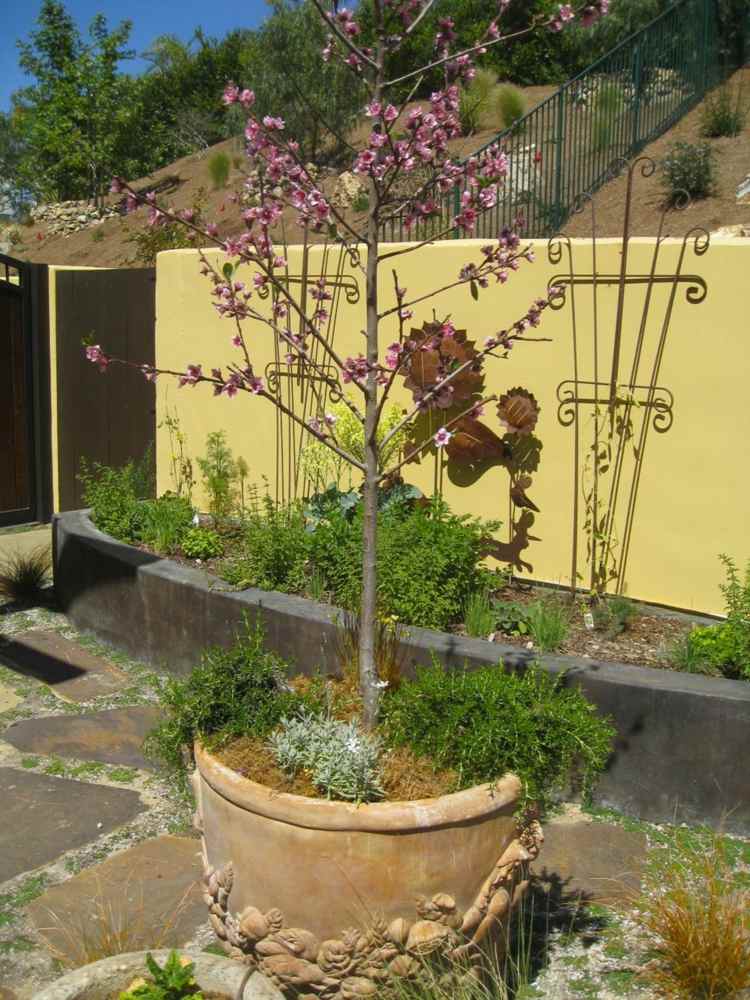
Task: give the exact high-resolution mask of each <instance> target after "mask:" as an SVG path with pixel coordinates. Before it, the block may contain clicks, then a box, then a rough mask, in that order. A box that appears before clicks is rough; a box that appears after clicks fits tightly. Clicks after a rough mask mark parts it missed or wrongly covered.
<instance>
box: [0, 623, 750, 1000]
mask: <svg viewBox="0 0 750 1000" xmlns="http://www.w3.org/2000/svg"><path fill="white" fill-rule="evenodd" d="M63 633H64V634H63ZM9 647H10V650H11V655H8V650H9ZM92 647H93V649H92ZM110 657H111V658H112V659H115V660H116V665H115V664H114V663H112V662H111V659H110ZM3 663H4V664H6V668H3V667H2V666H0V797H1V799H0V801H2V803H3V806H2V809H3V811H2V813H0V983H2V986H1V987H0V1000H33V997H34V995H35V994H36V993H37V992H38V990H39V989H41V988H42V986H44V985H47V984H48V983H50V982H52V981H53V980H54V979H56V978H57V977H58V976H59V975H60V966H59V965H58V964H56V962H55V961H53V957H52V956H53V953H57V954H60V953H63V954H67V955H68V956H69V958H71V959H72V958H74V957H75V956H74V952H75V950H76V944H80V943H81V940H82V938H83V932H84V930H85V931H86V932H87V937H88V940H89V941H90V942H91V941H93V942H94V944H95V943H96V940H97V934H98V932H99V930H100V928H102V927H104V926H105V925H106V924H107V922H108V921H109V922H110V923H114V924H115V925H116V926H119V927H120V928H127V933H126V934H125V935H124V936H125V938H126V940H127V948H128V950H131V949H132V948H157V947H160V946H164V945H166V946H167V947H168V946H170V945H172V944H174V945H179V946H181V947H185V946H190V947H197V948H202V947H206V946H207V945H209V944H214V945H215V941H214V939H213V936H212V933H211V931H210V928H209V925H208V923H207V919H206V911H205V908H204V904H203V901H202V898H201V893H200V890H199V886H198V884H197V883H198V879H199V877H200V861H199V850H200V842H199V841H198V840H197V839H196V838H195V836H193V835H192V831H191V830H190V825H189V824H190V815H191V808H192V807H191V805H190V803H189V802H188V801H187V800H186V798H185V797H184V796H183V795H182V794H181V793H180V791H179V789H178V788H177V785H176V783H175V782H173V781H169V780H166V779H165V778H164V777H163V776H162V775H160V774H159V773H158V772H155V771H153V770H151V767H152V765H151V763H150V762H149V761H148V760H147V759H145V758H144V756H143V753H142V750H141V742H142V739H143V736H144V735H145V733H146V732H147V731H148V730H149V729H150V728H151V727H152V726H153V724H154V721H155V720H156V718H157V715H158V713H157V709H156V708H155V706H154V705H153V704H149V703H148V701H149V699H151V698H153V695H152V694H151V693H150V692H151V689H150V687H149V685H148V683H147V680H148V676H147V675H148V673H149V672H150V671H149V669H148V668H146V667H145V666H144V665H143V664H138V663H134V662H132V661H130V660H128V659H127V658H126V657H124V656H122V654H116V653H114V652H111V651H108V650H107V649H106V648H105V647H103V646H100V645H97V644H96V643H93V642H92V641H91V640H90V639H84V638H82V637H80V636H78V635H77V634H76V632H75V630H74V629H72V628H71V626H70V624H69V623H68V622H67V620H66V619H65V618H64V616H62V615H60V614H59V613H56V612H54V611H52V610H50V609H47V608H33V609H26V610H24V611H18V612H12V613H9V612H8V609H7V608H3V607H0V664H3ZM8 668H9V669H8ZM50 692H54V694H51V693H50ZM115 705H116V706H117V707H116V708H115V707H113V706H115ZM19 718H20V719H21V721H16V720H18V719H19ZM74 779H75V780H74ZM656 829H657V828H651V827H649V826H648V825H647V824H637V823H636V824H633V823H627V824H624V823H622V822H620V821H618V820H617V819H616V818H614V819H613V820H612V822H609V821H602V819H601V818H600V817H598V818H592V817H591V816H590V815H587V814H585V813H583V812H581V810H580V809H578V808H575V807H573V808H570V807H568V808H566V810H565V811H564V813H563V814H562V815H561V816H559V817H556V818H553V819H551V820H548V821H546V823H545V844H544V846H543V849H542V853H541V855H540V857H539V859H538V862H537V863H536V865H535V876H536V878H535V879H534V880H533V882H532V895H533V896H534V898H535V900H536V901H537V902H539V903H540V905H541V906H542V910H540V911H539V912H540V914H541V915H542V917H543V919H542V923H544V924H545V930H544V933H543V935H542V936H543V938H544V941H543V942H542V943H541V944H540V945H539V953H540V956H542V957H541V958H540V959H539V962H538V964H537V965H535V966H534V968H533V969H532V973H533V980H534V982H533V985H532V986H531V987H530V989H531V992H528V993H524V996H528V997H532V996H533V997H543V998H544V1000H578V998H580V997H582V996H583V997H585V998H588V1000H628V998H634V1000H635V998H637V1000H652V997H653V994H652V993H651V992H649V990H648V989H647V988H646V987H645V986H644V985H643V984H642V983H641V982H640V981H639V980H638V978H637V972H638V969H639V963H640V964H641V965H642V964H643V962H644V961H645V958H644V957H643V955H644V954H645V952H643V951H642V949H641V950H640V951H639V947H640V945H639V941H638V928H637V926H636V925H635V924H634V922H633V920H632V918H631V916H630V915H629V911H628V904H629V902H630V900H631V899H632V897H633V895H634V894H635V893H637V891H638V889H639V886H640V881H641V876H642V873H643V869H644V859H645V858H646V857H647V856H648V852H649V850H650V849H651V847H650V839H649V838H650V837H651V836H652V835H653V831H654V830H656ZM649 831H651V832H649ZM175 833H178V834H179V835H175ZM651 846H653V845H651ZM748 859H749V860H748V863H749V864H750V853H749V854H748ZM592 902H593V903H594V904H596V905H590V904H592ZM603 904H604V905H603ZM609 904H612V907H610V906H609ZM534 947H535V948H536V947H537V946H536V945H534ZM535 961H536V960H535Z"/></svg>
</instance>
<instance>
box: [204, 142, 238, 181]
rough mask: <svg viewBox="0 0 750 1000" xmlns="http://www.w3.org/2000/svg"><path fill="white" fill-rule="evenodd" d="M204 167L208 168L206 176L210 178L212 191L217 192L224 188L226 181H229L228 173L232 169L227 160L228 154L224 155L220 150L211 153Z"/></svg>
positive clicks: (229, 160) (230, 162)
mask: <svg viewBox="0 0 750 1000" xmlns="http://www.w3.org/2000/svg"><path fill="white" fill-rule="evenodd" d="M206 166H207V167H208V174H209V177H210V178H211V183H212V184H213V188H214V191H218V190H219V189H220V188H225V187H226V186H227V181H228V180H229V173H230V171H231V169H232V161H231V159H230V158H229V154H228V153H224V152H222V151H221V150H219V151H218V152H216V153H212V154H211V156H209V158H208V162H207V164H206Z"/></svg>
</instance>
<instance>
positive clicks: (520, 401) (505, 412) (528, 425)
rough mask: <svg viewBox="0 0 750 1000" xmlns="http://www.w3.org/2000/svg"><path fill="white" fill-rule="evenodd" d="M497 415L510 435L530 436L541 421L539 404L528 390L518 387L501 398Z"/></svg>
mask: <svg viewBox="0 0 750 1000" xmlns="http://www.w3.org/2000/svg"><path fill="white" fill-rule="evenodd" d="M497 415H498V417H499V418H500V423H501V424H502V425H503V427H504V428H505V429H506V431H507V432H508V433H509V434H530V433H531V432H532V431H533V430H534V428H535V427H536V422H537V420H538V419H539V404H538V403H537V401H536V399H534V397H533V396H532V395H531V393H530V392H529V391H528V390H527V389H522V388H521V387H520V386H517V387H516V388H515V389H509V390H508V391H507V392H506V393H504V394H503V395H502V396H501V397H500V401H499V403H498V404H497Z"/></svg>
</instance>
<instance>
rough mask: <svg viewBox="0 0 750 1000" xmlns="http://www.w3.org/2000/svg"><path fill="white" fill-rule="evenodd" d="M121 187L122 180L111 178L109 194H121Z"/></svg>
mask: <svg viewBox="0 0 750 1000" xmlns="http://www.w3.org/2000/svg"><path fill="white" fill-rule="evenodd" d="M122 190H123V186H122V180H121V178H119V177H113V178H112V183H111V184H110V186H109V193H110V194H122Z"/></svg>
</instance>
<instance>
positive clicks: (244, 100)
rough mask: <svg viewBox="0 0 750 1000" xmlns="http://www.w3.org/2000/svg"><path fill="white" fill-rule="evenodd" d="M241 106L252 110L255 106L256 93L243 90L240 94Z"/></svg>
mask: <svg viewBox="0 0 750 1000" xmlns="http://www.w3.org/2000/svg"><path fill="white" fill-rule="evenodd" d="M240 104H241V105H242V106H243V108H251V107H252V106H253V104H255V93H254V91H252V90H247V89H245V90H243V91H242V93H241V94H240Z"/></svg>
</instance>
